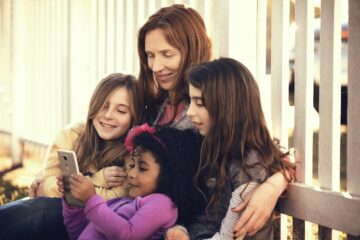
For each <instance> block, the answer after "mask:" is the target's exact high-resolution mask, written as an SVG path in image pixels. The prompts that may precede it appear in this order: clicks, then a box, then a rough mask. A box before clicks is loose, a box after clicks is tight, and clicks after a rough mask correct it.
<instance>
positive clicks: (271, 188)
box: [234, 172, 288, 237]
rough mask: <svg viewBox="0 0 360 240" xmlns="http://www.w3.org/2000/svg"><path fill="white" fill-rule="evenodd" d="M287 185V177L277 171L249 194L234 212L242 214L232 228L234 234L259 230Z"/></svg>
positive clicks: (252, 232) (238, 234)
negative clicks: (241, 212)
mask: <svg viewBox="0 0 360 240" xmlns="http://www.w3.org/2000/svg"><path fill="white" fill-rule="evenodd" d="M287 185H288V181H287V179H286V178H285V177H284V175H283V174H282V173H281V172H277V173H275V174H274V175H272V176H271V177H269V178H268V179H267V180H266V181H265V182H264V183H262V184H261V185H260V186H259V187H258V188H256V189H255V190H254V192H253V193H252V194H251V195H249V197H247V198H246V199H245V201H244V202H242V203H241V204H240V205H239V206H238V207H236V208H235V209H234V211H235V212H240V211H243V214H242V216H241V218H240V219H239V221H238V222H237V223H236V225H235V228H234V236H235V237H236V236H241V235H244V234H247V235H249V236H252V235H254V234H255V233H256V232H257V231H258V230H260V229H261V228H262V227H263V226H264V224H265V223H266V221H267V220H268V219H269V217H270V216H271V213H272V212H273V210H274V208H275V204H276V202H277V200H278V199H279V197H280V195H281V194H282V192H284V191H285V190H286V187H287Z"/></svg>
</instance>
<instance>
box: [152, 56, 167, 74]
mask: <svg viewBox="0 0 360 240" xmlns="http://www.w3.org/2000/svg"><path fill="white" fill-rule="evenodd" d="M163 69H164V65H163V63H162V61H161V59H160V58H159V57H155V58H154V62H153V65H152V69H151V70H152V71H153V72H160V71H161V70H163Z"/></svg>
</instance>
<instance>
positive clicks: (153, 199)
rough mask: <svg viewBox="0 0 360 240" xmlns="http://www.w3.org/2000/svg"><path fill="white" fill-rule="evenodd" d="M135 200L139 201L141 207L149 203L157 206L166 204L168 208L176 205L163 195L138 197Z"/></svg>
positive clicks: (155, 194)
mask: <svg viewBox="0 0 360 240" xmlns="http://www.w3.org/2000/svg"><path fill="white" fill-rule="evenodd" d="M135 200H136V201H138V203H139V204H140V205H144V204H149V203H151V204H156V205H161V204H164V205H166V206H168V205H174V203H173V201H172V200H171V199H170V198H169V197H168V196H166V195H165V194H162V193H152V194H149V195H147V196H145V197H137V198H136V199H135Z"/></svg>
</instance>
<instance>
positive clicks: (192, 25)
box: [138, 4, 288, 237]
mask: <svg viewBox="0 0 360 240" xmlns="http://www.w3.org/2000/svg"><path fill="white" fill-rule="evenodd" d="M138 54H139V57H140V75H139V80H138V83H139V84H138V86H139V96H140V106H141V108H140V109H142V110H143V112H142V113H141V114H142V115H141V118H140V120H141V121H142V122H149V123H152V124H154V125H161V126H162V125H166V126H171V127H175V128H180V129H184V128H193V129H194V128H195V126H194V125H193V123H192V122H191V121H190V119H189V118H187V117H186V111H187V109H188V107H189V95H188V82H187V80H186V79H185V78H184V72H185V71H186V70H187V69H189V68H190V67H192V66H194V65H196V64H199V63H203V62H206V61H209V60H210V58H211V42H210V40H209V38H208V36H207V33H206V28H205V24H204V21H203V19H202V18H201V16H200V14H199V13H197V12H196V11H195V10H194V9H192V8H187V7H185V6H183V5H177V4H175V5H171V6H169V7H164V8H162V9H160V10H159V11H158V12H156V13H155V14H153V15H152V16H150V17H149V19H148V20H147V22H146V23H145V24H144V25H143V27H142V28H141V29H140V31H139V36H138ZM270 179H272V181H273V183H274V186H275V187H274V186H268V184H262V185H260V186H259V187H258V188H257V190H255V191H254V192H253V193H252V195H251V197H250V198H248V200H247V201H246V202H245V205H246V209H245V211H244V214H243V217H242V218H241V219H240V220H239V226H237V227H236V230H238V232H240V233H242V234H243V232H247V233H250V234H251V233H255V232H256V231H257V230H258V229H260V228H261V227H262V226H263V225H264V224H265V222H266V221H267V219H268V218H269V216H270V214H271V212H272V210H273V209H274V206H275V204H276V201H277V199H278V197H279V196H280V194H281V193H282V192H283V191H284V190H285V189H286V187H287V184H288V182H287V180H286V179H285V178H284V176H283V175H282V174H281V173H275V174H274V175H273V176H271V177H270ZM243 207H245V206H244V204H243V205H241V206H240V208H238V210H239V211H240V209H242V208H243ZM240 227H241V228H240ZM180 231H181V230H180ZM169 237H170V236H169Z"/></svg>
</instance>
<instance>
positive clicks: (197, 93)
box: [186, 84, 211, 136]
mask: <svg viewBox="0 0 360 240" xmlns="http://www.w3.org/2000/svg"><path fill="white" fill-rule="evenodd" d="M189 95H190V106H189V108H188V110H187V113H186V114H187V116H188V117H189V118H190V119H191V121H192V122H193V123H194V125H195V127H196V128H197V129H198V130H199V133H200V134H201V135H202V136H207V135H208V133H209V131H210V127H211V122H210V115H209V112H208V110H207V109H206V108H205V106H204V104H203V101H202V97H201V96H202V94H201V90H200V89H199V88H196V87H194V86H193V85H191V84H189Z"/></svg>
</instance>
